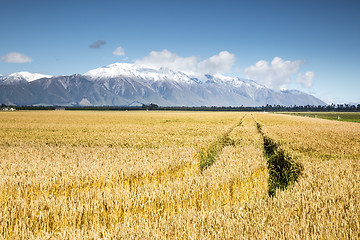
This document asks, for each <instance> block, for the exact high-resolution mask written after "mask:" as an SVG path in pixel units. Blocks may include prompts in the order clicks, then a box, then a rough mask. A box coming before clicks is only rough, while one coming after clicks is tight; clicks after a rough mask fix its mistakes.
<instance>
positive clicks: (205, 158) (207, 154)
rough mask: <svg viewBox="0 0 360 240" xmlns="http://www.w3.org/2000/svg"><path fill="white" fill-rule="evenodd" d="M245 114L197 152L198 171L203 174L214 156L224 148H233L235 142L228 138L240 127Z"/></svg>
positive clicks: (212, 161) (213, 160)
mask: <svg viewBox="0 0 360 240" xmlns="http://www.w3.org/2000/svg"><path fill="white" fill-rule="evenodd" d="M245 117H246V114H245V115H244V116H243V117H242V118H241V119H240V121H239V122H237V123H236V124H235V125H234V126H232V127H231V128H230V129H229V130H228V131H226V132H225V133H224V134H223V135H221V136H220V137H219V138H218V139H217V140H216V141H214V142H213V143H212V144H210V145H209V146H208V147H206V148H205V149H203V150H202V151H200V152H199V155H198V158H199V165H200V170H201V172H203V171H204V170H206V169H207V168H208V167H210V166H211V165H212V164H213V163H214V162H215V160H216V156H217V155H218V154H219V153H220V152H221V150H222V149H223V148H224V147H225V146H234V145H235V142H234V140H233V139H231V138H230V137H229V134H230V133H231V132H232V131H234V129H235V128H237V127H239V126H241V124H242V122H243V120H244V118H245Z"/></svg>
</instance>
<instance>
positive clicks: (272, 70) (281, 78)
mask: <svg viewBox="0 0 360 240" xmlns="http://www.w3.org/2000/svg"><path fill="white" fill-rule="evenodd" d="M303 63H304V62H303V61H301V60H296V61H293V62H292V61H288V60H286V61H285V60H283V59H282V58H279V57H275V58H274V59H273V60H272V61H271V63H270V64H269V63H268V62H267V61H265V60H260V61H258V62H257V63H256V64H255V65H252V66H250V67H247V68H246V69H245V74H246V75H247V77H248V78H249V79H252V80H254V81H256V82H258V83H260V84H263V85H265V86H266V87H268V88H272V89H274V90H281V89H284V88H286V86H287V85H288V84H289V83H290V82H291V78H292V76H293V75H294V74H296V73H298V71H299V68H300V66H301V65H302V64H303Z"/></svg>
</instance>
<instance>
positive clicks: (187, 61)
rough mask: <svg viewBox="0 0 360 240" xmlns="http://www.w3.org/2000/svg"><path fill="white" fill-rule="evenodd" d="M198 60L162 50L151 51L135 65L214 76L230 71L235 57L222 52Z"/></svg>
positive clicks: (194, 57)
mask: <svg viewBox="0 0 360 240" xmlns="http://www.w3.org/2000/svg"><path fill="white" fill-rule="evenodd" d="M199 60H200V59H199V58H198V57H196V56H190V57H180V56H178V55H177V54H175V53H172V52H170V51H169V50H167V49H164V50H162V51H152V52H150V54H149V55H148V56H146V57H144V58H142V59H138V60H136V61H135V63H136V64H141V65H147V66H149V67H164V68H169V69H172V70H178V71H183V72H186V73H202V74H205V73H208V74H215V73H223V72H227V71H229V70H231V68H232V66H233V64H234V62H235V55H234V54H232V53H229V52H227V51H223V52H220V53H219V54H218V55H214V56H212V57H210V58H208V59H206V60H203V61H201V62H199Z"/></svg>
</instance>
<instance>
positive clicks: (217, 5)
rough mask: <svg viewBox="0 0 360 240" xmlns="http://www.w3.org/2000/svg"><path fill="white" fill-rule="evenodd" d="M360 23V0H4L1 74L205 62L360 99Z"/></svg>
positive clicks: (227, 71) (341, 98) (0, 6)
mask: <svg viewBox="0 0 360 240" xmlns="http://www.w3.org/2000/svg"><path fill="white" fill-rule="evenodd" d="M359 26H360V1H358V0H311V1H308V0H293V1H288V0H287V1H285V0H272V1H269V0H254V1H241V0H238V1H230V0H222V1H215V0H214V1H212V0H207V1H201V0H199V1H196V0H192V1H187V0H182V1H157V0H153V1H139V0H138V1H137V0H123V1H120V0H118V1H115V0H101V1H92V0H88V1H76V0H72V1H66V0H65V1H55V0H43V1H39V0H32V1H29V0H23V1H21V0H0V31H1V32H0V34H1V35H0V74H3V75H6V74H10V73H14V72H19V71H29V72H36V73H43V74H51V75H70V74H75V73H85V72H87V71H89V70H91V69H94V68H98V67H101V66H105V65H108V64H111V63H114V62H130V63H132V62H145V63H147V64H154V65H156V64H161V63H164V61H169V62H170V65H169V66H170V67H171V66H174V68H179V66H180V65H181V66H182V67H183V66H187V67H189V66H190V67H191V66H193V68H192V69H198V68H199V66H201V64H202V63H204V62H205V63H211V64H212V66H213V68H212V69H213V70H214V71H219V73H223V74H224V75H229V76H238V77H241V78H252V79H254V80H256V81H258V82H259V83H262V84H264V85H266V86H269V87H271V88H273V89H276V90H279V89H282V88H288V89H299V90H302V91H304V92H307V93H311V94H313V95H315V96H317V97H320V98H321V99H323V100H325V101H326V102H328V103H332V102H333V103H360V93H359V92H360V91H359V89H360V77H359V75H360V74H359V69H360V27H359ZM91 46H92V47H91ZM118 47H120V48H119V49H118V51H117V52H115V50H116V49H117V48H118ZM114 53H115V54H114ZM211 64H210V65H211ZM216 64H218V65H216ZM203 65H204V64H203ZM205 65H206V64H205ZM206 66H209V64H207V65H206ZM205 69H208V68H205ZM180 70H181V68H180ZM214 73H215V72H214Z"/></svg>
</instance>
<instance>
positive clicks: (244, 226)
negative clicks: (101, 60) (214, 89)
mask: <svg viewBox="0 0 360 240" xmlns="http://www.w3.org/2000/svg"><path fill="white" fill-rule="evenodd" d="M0 123H1V124H0V239H359V238H360V124H359V123H349V122H335V121H329V120H324V119H314V118H304V117H298V116H289V115H280V114H265V113H243V112H165V111H164V112H162V111H158V112H157V111H149V112H145V111H144V112H143V111H129V112H111V111H104V112H101V111H18V112H1V113H0Z"/></svg>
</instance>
